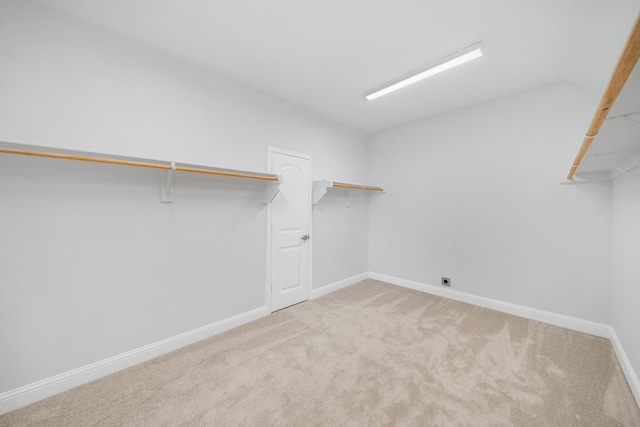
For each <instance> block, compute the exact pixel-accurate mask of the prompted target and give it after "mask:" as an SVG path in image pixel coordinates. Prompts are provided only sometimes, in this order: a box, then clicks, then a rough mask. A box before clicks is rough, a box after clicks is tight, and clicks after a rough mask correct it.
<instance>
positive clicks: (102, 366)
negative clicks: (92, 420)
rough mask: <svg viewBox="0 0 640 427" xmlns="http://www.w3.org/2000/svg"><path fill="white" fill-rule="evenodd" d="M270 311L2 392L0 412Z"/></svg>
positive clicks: (260, 310)
mask: <svg viewBox="0 0 640 427" xmlns="http://www.w3.org/2000/svg"><path fill="white" fill-rule="evenodd" d="M268 314H270V313H269V310H268V309H267V307H266V306H265V307H260V308H256V309H254V310H250V311H247V312H245V313H242V314H238V315H236V316H233V317H229V318H227V319H223V320H220V321H218V322H214V323H211V324H209V325H205V326H202V327H200V328H197V329H193V330H191V331H188V332H184V333H182V334H179V335H176V336H173V337H170V338H167V339H164V340H162V341H157V342H155V343H153V344H149V345H146V346H144V347H139V348H137V349H134V350H131V351H128V352H126V353H122V354H118V355H116V356H113V357H109V358H107V359H104V360H100V361H98V362H95V363H91V364H89V365H86V366H82V367H80V368H77V369H73V370H71V371H68V372H63V373H62V374H59V375H55V376H53V377H50V378H46V379H44V380H41V381H37V382H35V383H32V384H28V385H25V386H22V387H19V388H16V389H14V390H9V391H7V392H4V393H2V394H0V415H1V414H6V413H7V412H11V411H14V410H16V409H19V408H22V407H23V406H27V405H29V404H31V403H34V402H37V401H39V400H42V399H45V398H47V397H50V396H53V395H55V394H58V393H61V392H63V391H66V390H69V389H72V388H74V387H77V386H79V385H82V384H86V383H88V382H90V381H93V380H96V379H98V378H102V377H104V376H107V375H109V374H112V373H114V372H117V371H120V370H122V369H125V368H129V367H131V366H134V365H137V364H138V363H142V362H145V361H147V360H150V359H153V358H155V357H158V356H161V355H163V354H166V353H169V352H171V351H174V350H177V349H179V348H182V347H184V346H187V345H189V344H193V343H195V342H197V341H200V340H203V339H205V338H209V337H212V336H214V335H217V334H219V333H222V332H225V331H228V330H229V329H232V328H235V327H238V326H241V325H244V324H245V323H249V322H251V321H253V320H257V319H259V318H261V317H264V316H266V315H268Z"/></svg>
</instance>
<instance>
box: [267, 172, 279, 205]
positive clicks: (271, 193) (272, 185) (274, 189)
mask: <svg viewBox="0 0 640 427" xmlns="http://www.w3.org/2000/svg"><path fill="white" fill-rule="evenodd" d="M282 180H283V177H282V175H278V179H277V180H275V181H264V184H263V189H262V204H263V205H268V204H269V203H271V202H273V199H275V198H276V196H277V195H278V193H279V192H280V184H282Z"/></svg>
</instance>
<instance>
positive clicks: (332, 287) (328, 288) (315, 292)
mask: <svg viewBox="0 0 640 427" xmlns="http://www.w3.org/2000/svg"><path fill="white" fill-rule="evenodd" d="M367 278H369V273H368V272H365V273H360V274H356V275H355V276H352V277H348V278H346V279H342V280H338V281H337V282H333V283H329V284H328V285H324V286H322V287H320V288H317V289H312V290H311V299H315V298H319V297H321V296H323V295H327V294H329V293H331V292H334V291H337V290H338V289H342V288H344V287H347V286H349V285H353V284H354V283H358V282H361V281H363V280H365V279H367Z"/></svg>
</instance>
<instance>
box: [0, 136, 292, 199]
mask: <svg viewBox="0 0 640 427" xmlns="http://www.w3.org/2000/svg"><path fill="white" fill-rule="evenodd" d="M0 144H2V145H3V146H0V153H3V154H18V155H24V156H36V157H47V158H53V159H63V160H79V161H84V162H94V163H107V164H112V165H123V166H136V167H144V168H151V169H161V170H165V171H166V177H165V179H164V180H162V184H161V195H162V196H161V201H162V202H163V203H171V202H172V201H173V200H172V195H173V173H174V172H176V171H181V172H190V173H200V174H207V175H220V176H226V177H232V178H246V179H256V180H260V181H263V182H264V183H265V185H264V188H263V196H262V203H266V204H268V203H271V202H272V201H273V199H274V198H275V196H276V195H277V194H278V192H279V191H280V190H279V185H280V183H281V182H282V177H281V176H279V175H274V174H269V173H261V172H250V171H243V170H238V169H226V168H218V167H212V166H203V165H178V164H176V163H175V162H166V161H164V162H162V161H157V160H148V159H140V158H113V157H106V156H103V155H101V154H96V153H87V152H79V151H69V150H56V151H55V152H53V151H42V147H35V146H28V148H27V146H24V145H21V144H15V143H9V142H2V141H0Z"/></svg>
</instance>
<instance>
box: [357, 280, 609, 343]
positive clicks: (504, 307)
mask: <svg viewBox="0 0 640 427" xmlns="http://www.w3.org/2000/svg"><path fill="white" fill-rule="evenodd" d="M369 278H371V279H375V280H380V281H383V282H387V283H391V284H392V285H398V286H402V287H405V288H409V289H414V290H417V291H422V292H426V293H429V294H432V295H438V296H441V297H445V298H449V299H452V300H456V301H461V302H466V303H468V304H473V305H478V306H480V307H485V308H490V309H492V310H496V311H501V312H503V313H509V314H513V315H515V316H520V317H524V318H525V319H531V320H537V321H539V322H543V323H549V324H551V325H555V326H560V327H561V328H566V329H571V330H574V331H579V332H584V333H586V334H590V335H596V336H598V337H603V338H609V336H610V332H609V331H610V329H611V327H610V326H609V325H605V324H603V323H597V322H591V321H589V320H583V319H578V318H576V317H571V316H565V315H563V314H557V313H551V312H549V311H544V310H538V309H536V308H530V307H525V306H522V305H517V304H512V303H509V302H504V301H499V300H495V299H491V298H485V297H481V296H477V295H473V294H467V293H465V292H460V291H454V290H453V289H448V288H443V287H442V286H433V285H427V284H424V283H419V282H413V281H411V280H405V279H400V278H398V277H393V276H387V275H384V274H378V273H369Z"/></svg>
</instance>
